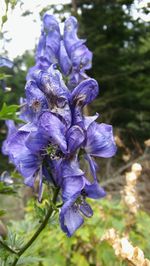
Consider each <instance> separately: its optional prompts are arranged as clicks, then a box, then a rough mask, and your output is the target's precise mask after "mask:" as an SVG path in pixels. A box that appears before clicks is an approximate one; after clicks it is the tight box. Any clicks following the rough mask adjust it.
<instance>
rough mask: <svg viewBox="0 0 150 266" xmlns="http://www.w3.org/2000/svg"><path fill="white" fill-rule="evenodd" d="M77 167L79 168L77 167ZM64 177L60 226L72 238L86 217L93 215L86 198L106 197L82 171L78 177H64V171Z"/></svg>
mask: <svg viewBox="0 0 150 266" xmlns="http://www.w3.org/2000/svg"><path fill="white" fill-rule="evenodd" d="M76 164H77V163H76ZM76 167H77V168H78V167H79V166H78V165H76ZM78 171H79V170H78ZM62 175H63V183H62V198H63V201H64V204H63V207H62V208H61V212H60V224H61V228H62V230H63V231H64V232H65V233H66V234H67V235H68V236H72V234H73V233H74V232H75V231H76V230H77V229H78V228H79V227H80V226H81V225H82V224H83V222H84V217H87V218H90V217H91V216H92V215H93V211H92V209H91V207H90V205H89V204H88V203H87V202H86V197H88V198H93V199H99V198H102V197H104V196H105V191H104V190H103V189H102V188H101V187H100V186H99V185H98V183H97V182H94V183H90V182H89V181H88V180H87V179H86V178H85V177H84V173H83V172H81V171H80V172H79V174H78V176H77V175H76V176H72V175H67V176H64V173H63V171H62Z"/></svg>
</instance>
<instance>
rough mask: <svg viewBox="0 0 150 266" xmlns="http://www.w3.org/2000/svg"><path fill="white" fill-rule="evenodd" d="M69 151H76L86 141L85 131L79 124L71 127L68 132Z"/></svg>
mask: <svg viewBox="0 0 150 266" xmlns="http://www.w3.org/2000/svg"><path fill="white" fill-rule="evenodd" d="M67 139H68V153H73V152H75V151H76V150H77V149H78V148H79V147H80V146H81V144H82V142H83V141H84V132H83V130H82V129H81V128H80V127H79V126H73V127H71V128H70V129H69V130H68V132H67Z"/></svg>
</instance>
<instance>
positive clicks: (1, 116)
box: [0, 103, 24, 123]
mask: <svg viewBox="0 0 150 266" xmlns="http://www.w3.org/2000/svg"><path fill="white" fill-rule="evenodd" d="M19 108H20V106H19V105H15V104H13V105H9V106H7V105H6V103H4V104H3V106H2V109H1V111H0V120H9V119H10V120H14V121H16V122H18V123H19V122H20V123H24V121H22V120H21V119H19V118H18V117H17V115H16V111H17V110H18V109H19Z"/></svg>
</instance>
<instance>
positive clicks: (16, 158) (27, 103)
mask: <svg viewBox="0 0 150 266" xmlns="http://www.w3.org/2000/svg"><path fill="white" fill-rule="evenodd" d="M77 30H78V23H77V20H76V19H75V18H74V17H70V18H68V19H67V20H66V21H65V27H64V34H63V36H61V34H60V28H59V24H58V22H57V21H56V19H55V17H54V16H52V15H48V14H45V15H44V17H43V28H42V32H41V37H40V40H39V43H38V46H37V50H36V57H35V59H36V63H35V66H33V67H32V68H31V69H29V71H28V74H27V83H26V86H25V97H26V98H25V99H23V101H22V103H21V112H20V118H21V119H23V120H24V121H25V122H26V123H25V124H24V125H19V126H17V127H16V126H15V124H14V123H13V122H12V121H8V122H7V126H8V135H7V139H6V140H5V141H4V143H3V147H2V149H3V153H4V154H6V155H8V156H9V160H10V162H12V163H13V164H14V165H15V166H16V169H17V170H18V171H19V172H20V173H21V174H22V176H23V177H24V183H25V184H26V185H28V186H31V187H34V183H35V180H36V179H38V181H39V201H41V199H42V184H43V182H44V180H45V179H46V180H47V181H48V182H51V183H52V185H53V186H55V187H59V188H60V189H61V195H62V201H63V206H62V208H61V210H60V225H61V228H62V230H63V231H64V232H65V233H66V234H67V235H68V236H71V235H72V234H73V233H74V232H75V231H76V230H77V229H78V228H79V227H80V226H81V225H82V224H83V222H84V218H85V217H87V218H90V217H91V216H92V215H93V211H92V208H91V206H90V205H89V204H88V203H87V201H86V199H87V198H92V199H99V198H102V197H104V196H105V191H104V190H103V188H101V187H100V186H99V184H98V182H97V176H96V172H97V165H96V163H95V161H94V157H104V158H109V157H111V156H113V155H114V154H115V153H116V145H115V142H114V138H113V132H112V126H111V125H107V124H103V123H101V124H98V123H97V122H95V120H96V119H97V117H98V114H96V115H95V116H85V115H84V114H83V108H84V106H86V105H88V104H90V103H91V102H92V101H93V100H94V99H95V98H96V96H97V95H98V93H99V87H98V83H97V81H96V80H95V79H92V78H89V77H88V76H87V75H86V73H85V71H86V70H87V69H90V68H91V61H92V53H91V52H90V51H89V50H88V48H87V47H86V46H85V44H84V43H85V40H83V39H79V38H78V36H77ZM58 66H59V69H60V70H61V71H59V70H58ZM61 72H62V73H61ZM64 78H65V80H67V86H66V84H65V82H64ZM68 88H70V89H71V91H70V90H69V89H68ZM81 157H82V159H83V160H84V163H85V160H86V161H87V162H88V163H89V166H90V171H91V174H92V176H93V180H92V181H89V180H88V179H87V176H86V173H85V172H84V171H83V170H82V169H81V161H80V158H81Z"/></svg>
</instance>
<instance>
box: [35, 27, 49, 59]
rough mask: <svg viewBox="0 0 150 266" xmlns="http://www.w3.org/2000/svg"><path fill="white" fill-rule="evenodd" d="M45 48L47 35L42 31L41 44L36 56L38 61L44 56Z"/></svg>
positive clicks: (38, 46)
mask: <svg viewBox="0 0 150 266" xmlns="http://www.w3.org/2000/svg"><path fill="white" fill-rule="evenodd" d="M45 47H46V33H45V32H44V31H42V32H41V36H40V39H39V43H38V45H37V48H36V55H35V58H36V61H37V60H39V59H40V57H42V56H44V52H45Z"/></svg>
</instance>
